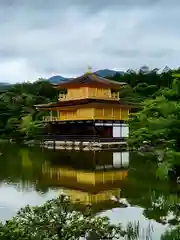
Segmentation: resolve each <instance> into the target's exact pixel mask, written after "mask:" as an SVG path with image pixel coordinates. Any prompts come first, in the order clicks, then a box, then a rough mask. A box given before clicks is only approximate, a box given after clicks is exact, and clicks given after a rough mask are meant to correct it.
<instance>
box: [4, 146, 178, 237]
mask: <svg viewBox="0 0 180 240" xmlns="http://www.w3.org/2000/svg"><path fill="white" fill-rule="evenodd" d="M0 152H1V156H0V221H5V220H7V219H10V218H12V217H13V216H14V215H15V214H16V212H17V211H18V210H19V209H20V208H21V207H24V206H25V205H27V204H30V205H39V204H42V203H44V202H45V201H46V200H49V199H51V198H53V197H56V196H58V195H60V194H61V193H65V194H67V195H69V197H70V199H71V201H72V202H74V201H77V200H78V201H79V202H80V203H81V205H82V206H85V205H89V204H90V205H91V206H92V210H93V212H94V213H95V214H102V215H106V216H108V217H109V218H110V219H111V221H112V222H113V223H119V222H121V223H123V224H126V223H127V222H128V221H139V223H140V225H141V227H144V228H148V226H152V227H153V239H160V235H161V233H163V232H164V231H165V229H166V228H167V226H168V225H173V224H175V223H176V218H177V212H176V214H175V212H173V210H172V208H171V209H170V208H169V201H171V202H172V201H173V199H176V201H178V186H176V184H175V183H171V182H168V181H159V180H157V179H156V176H155V169H156V162H155V161H154V158H153V157H152V156H149V157H146V158H145V157H143V156H141V155H140V154H138V153H129V152H117V151H116V152H111V151H92V152H91V151H84V152H81V151H68V150H66V151H60V150H59V151H58V150H56V151H53V150H50V149H49V150H48V149H41V148H28V147H23V146H17V145H6V144H5V145H1V146H0Z"/></svg>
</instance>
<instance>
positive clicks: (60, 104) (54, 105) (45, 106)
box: [35, 98, 139, 110]
mask: <svg viewBox="0 0 180 240" xmlns="http://www.w3.org/2000/svg"><path fill="white" fill-rule="evenodd" d="M86 104H88V106H90V105H111V106H112V107H122V108H129V109H132V108H138V107H139V106H137V105H134V104H127V103H123V102H122V101H121V100H120V101H118V100H117V101H112V100H105V99H102V100H100V99H90V98H87V99H78V100H69V101H59V102H57V103H51V104H40V105H35V107H36V108H38V109H42V110H43V109H44V110H47V109H53V108H63V107H77V108H78V107H81V106H82V105H86Z"/></svg>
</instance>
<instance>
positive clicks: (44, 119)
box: [43, 116, 60, 122]
mask: <svg viewBox="0 0 180 240" xmlns="http://www.w3.org/2000/svg"><path fill="white" fill-rule="evenodd" d="M43 121H44V122H56V121H60V117H54V116H45V117H43Z"/></svg>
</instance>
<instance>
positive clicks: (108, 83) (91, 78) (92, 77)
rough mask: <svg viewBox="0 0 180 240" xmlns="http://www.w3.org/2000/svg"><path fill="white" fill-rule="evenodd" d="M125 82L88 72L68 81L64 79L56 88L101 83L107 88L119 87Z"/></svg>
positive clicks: (100, 84)
mask: <svg viewBox="0 0 180 240" xmlns="http://www.w3.org/2000/svg"><path fill="white" fill-rule="evenodd" d="M125 84H126V83H125V82H117V81H113V80H109V79H106V78H103V77H100V76H98V75H97V74H95V73H86V74H84V75H82V76H80V77H77V78H73V79H70V80H68V81H63V82H62V83H60V84H57V85H56V86H55V87H56V88H71V87H74V86H81V85H84V86H85V85H88V86H90V85H92V86H93V85H96V86H97V85H99V86H101V87H102V86H103V87H107V88H119V87H120V86H121V85H125Z"/></svg>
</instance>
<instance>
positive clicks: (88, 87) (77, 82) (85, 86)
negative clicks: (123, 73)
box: [55, 73, 126, 101]
mask: <svg viewBox="0 0 180 240" xmlns="http://www.w3.org/2000/svg"><path fill="white" fill-rule="evenodd" d="M125 84H126V83H124V82H117V81H113V80H109V79H106V78H103V77H100V76H98V75H97V74H95V73H85V74H84V75H82V76H80V77H77V78H73V79H70V80H68V81H63V82H61V83H60V84H58V85H55V88H57V89H59V90H60V93H59V101H69V100H78V99H105V100H116V101H117V100H119V99H120V96H119V90H120V88H121V87H122V86H123V85H125Z"/></svg>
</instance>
